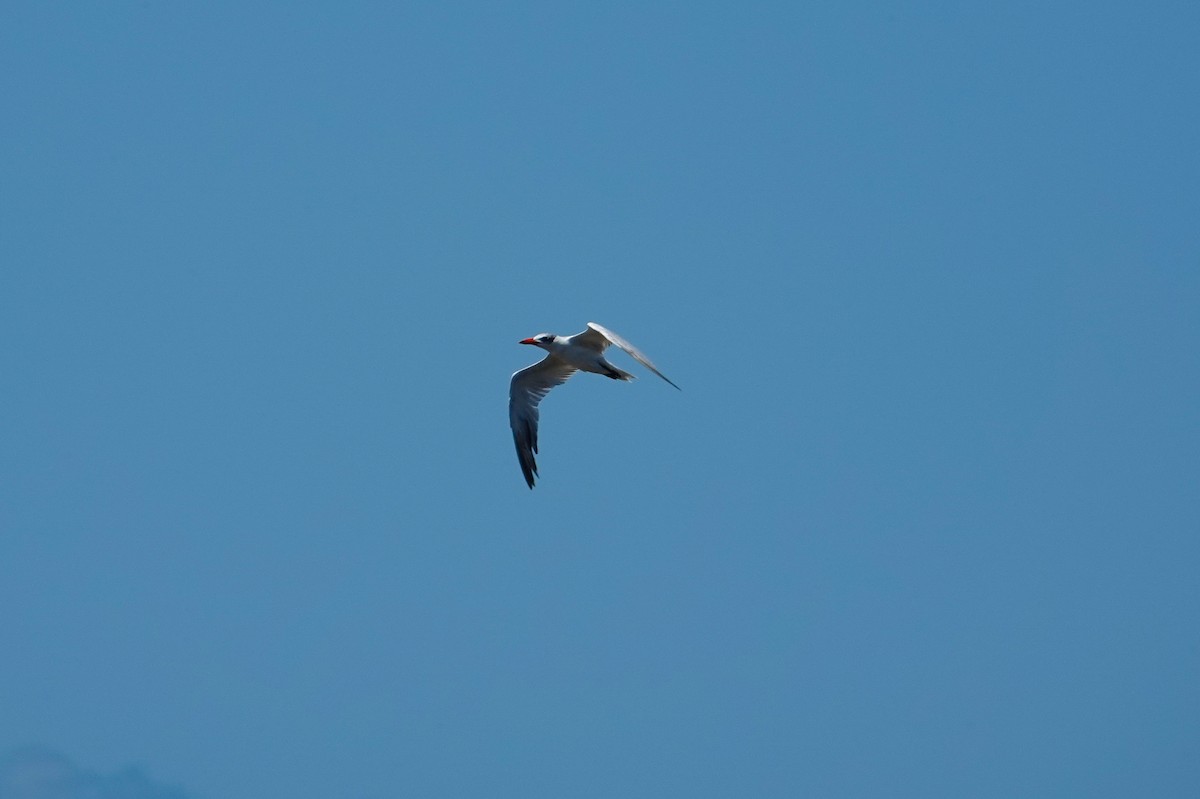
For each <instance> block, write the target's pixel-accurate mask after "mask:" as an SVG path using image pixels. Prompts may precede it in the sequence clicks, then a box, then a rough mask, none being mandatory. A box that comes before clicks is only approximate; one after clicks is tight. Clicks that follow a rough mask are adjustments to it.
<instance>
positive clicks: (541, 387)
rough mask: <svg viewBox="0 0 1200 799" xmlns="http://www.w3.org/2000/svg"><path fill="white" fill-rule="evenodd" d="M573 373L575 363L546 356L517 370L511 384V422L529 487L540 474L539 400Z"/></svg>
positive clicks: (509, 411) (519, 459)
mask: <svg viewBox="0 0 1200 799" xmlns="http://www.w3.org/2000/svg"><path fill="white" fill-rule="evenodd" d="M573 374H575V367H574V366H571V365H570V364H568V363H566V362H565V361H562V360H560V359H558V358H556V357H555V356H553V355H547V356H546V357H545V358H543V359H542V360H540V361H538V362H537V363H535V364H534V365H533V366H527V367H526V368H524V369H522V370H521V371H519V372H515V373H514V374H513V376H512V382H511V383H510V384H509V386H508V423H509V424H510V425H512V433H513V443H514V444H516V446H517V460H518V461H520V463H521V472H522V473H523V474H524V475H525V482H526V483H528V484H529V487H530V488H533V481H534V478H535V477H537V461H536V460H534V458H533V456H534V454H536V453H537V451H538V443H537V442H538V403H539V402H541V401H542V398H543V397H545V396H546V395H547V394H549V393H550V389H552V388H554V387H555V386H561V385H562V384H563V383H565V382H567V378H568V377H570V376H571V375H573Z"/></svg>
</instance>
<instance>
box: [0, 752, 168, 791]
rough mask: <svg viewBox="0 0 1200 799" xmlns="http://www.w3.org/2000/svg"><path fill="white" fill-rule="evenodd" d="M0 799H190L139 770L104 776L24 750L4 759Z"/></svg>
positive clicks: (53, 756)
mask: <svg viewBox="0 0 1200 799" xmlns="http://www.w3.org/2000/svg"><path fill="white" fill-rule="evenodd" d="M0 799H187V794H186V793H185V792H184V791H183V790H181V789H179V788H176V787H173V786H169V785H163V784H161V783H156V782H153V781H151V780H150V778H148V777H147V776H146V775H145V774H144V773H143V772H142V771H141V769H139V768H136V767H129V768H125V769H122V770H120V771H117V772H114V773H112V774H101V773H98V772H95V771H88V770H86V769H82V768H80V767H78V766H77V765H75V763H73V762H72V761H71V760H69V759H68V758H67V757H66V756H65V755H63V754H61V753H60V752H56V751H54V750H53V749H48V748H46V747H41V746H24V747H20V748H18V749H14V750H12V751H10V752H8V753H7V754H5V755H4V756H3V757H2V758H0Z"/></svg>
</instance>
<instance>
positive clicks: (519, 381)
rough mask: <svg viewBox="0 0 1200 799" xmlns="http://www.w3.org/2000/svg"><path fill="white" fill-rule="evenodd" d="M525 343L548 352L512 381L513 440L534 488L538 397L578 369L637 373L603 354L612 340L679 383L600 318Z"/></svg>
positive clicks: (616, 375) (617, 376)
mask: <svg viewBox="0 0 1200 799" xmlns="http://www.w3.org/2000/svg"><path fill="white" fill-rule="evenodd" d="M520 343H521V344H532V345H533V346H535V347H541V348H542V349H544V350H545V351H546V352H547V353H549V354H548V355H547V356H546V357H545V358H543V359H542V360H540V361H538V362H537V363H535V364H534V365H533V366H527V367H525V368H524V369H522V370H521V371H519V372H515V373H514V374H513V376H512V383H511V384H509V387H508V421H509V424H511V425H512V432H513V442H514V443H516V445H517V460H519V461H520V462H521V471H522V472H523V473H524V474H525V482H526V483H528V484H529V487H530V488H533V482H534V478H536V477H537V476H538V470H537V461H535V460H534V458H533V456H534V454H535V453H536V452H537V451H538V403H539V402H541V401H542V399H543V398H544V397H545V396H546V395H547V394H549V393H550V389H552V388H554V387H555V386H561V385H562V384H563V383H565V382H567V378H569V377H570V376H571V375H573V374H575V372H577V371H579V372H593V373H595V374H598V375H604V376H605V377H611V378H612V379H613V380H633V379H634V377H633V375H631V374H629V372H626V371H624V370H622V369H618V368H617V367H615V366H613V365H612V364H611V363H609V362H608V361H606V360H604V351H605V350H606V349H608V345H609V344H616V345H617V346H618V347H620V348H621V349H623V350H625V351H626V352H627V353H629V354H630V355H632V356H633V357H634V359H635V360H636V361H638V362H639V363H641V364H642V366H645V367H646V368H647V369H649V370H650V371H651V372H654V374H656V375H658V376H659V377H661V378H662V379H663V380H666V381H667V382H668V383H671V385H673V386H675V384H674V383H672V382H671V380H670V379H669V378H668V377H667V376H666V375H664V374H663V373H662V372H660V371H658V368H657V367H655V365H654V364H652V363H650V359H649V358H647V357H646V356H645V355H643V354H642V353H641V352H640V351H639V350H638V348H637V347H635V346H633V345H632V344H630V343H629V342H628V341H626V340H625V339H623V338H621V337H620V336H618V335H617V334H616V333H614V332H612V331H611V330H609V329H608V328H606V327H603V326H602V325H598V324H596V323H595V322H588V329H587V330H585V331H583V332H582V333H576V334H575V335H573V336H556V335H554V334H553V333H538V334H537V335H536V336H534V337H533V338H527V339H523V340H522V341H521V342H520ZM675 388H679V386H675Z"/></svg>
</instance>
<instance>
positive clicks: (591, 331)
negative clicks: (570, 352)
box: [570, 322, 683, 391]
mask: <svg viewBox="0 0 1200 799" xmlns="http://www.w3.org/2000/svg"><path fill="white" fill-rule="evenodd" d="M570 341H571V343H572V344H579V345H581V346H584V347H589V348H591V349H594V350H596V351H597V352H604V350H605V349H607V347H608V345H609V344H616V345H617V346H618V347H620V348H621V349H623V350H625V351H626V352H628V353H629V354H630V355H632V356H633V359H634V360H636V361H637V362H638V363H640V364H641V365H642V366H644V367H646V368H647V369H649V370H650V371H651V372H654V374H656V375H658V376H659V377H661V378H662V379H663V380H666V381H667V382H668V383H670V384H671V385H673V386H675V383H674V382H673V381H672V380H671V378H669V377H667V376H666V375H664V374H663V373H662V372H660V371H658V367H657V366H655V365H654V364H652V363H651V362H650V359H649V358H647V357H646V356H645V355H643V354H642V351H641V350H639V349H638V348H637V347H635V346H633V345H632V344H630V343H629V342H628V341H626V340H625V339H623V338H621V337H620V336H618V335H617V334H616V333H614V332H612V331H611V330H609V329H608V328H607V327H604V326H603V325H598V324H596V323H595V322H588V329H587V330H585V331H583V332H582V333H579V334H578V335H575V336H571V339H570ZM675 388H679V386H675ZM679 390H680V391H682V390H683V389H679Z"/></svg>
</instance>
